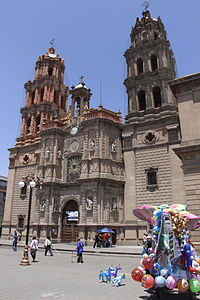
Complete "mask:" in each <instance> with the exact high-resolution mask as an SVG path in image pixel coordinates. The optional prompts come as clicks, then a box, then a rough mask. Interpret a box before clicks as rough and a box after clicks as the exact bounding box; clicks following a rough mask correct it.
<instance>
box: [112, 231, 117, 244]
mask: <svg viewBox="0 0 200 300" xmlns="http://www.w3.org/2000/svg"><path fill="white" fill-rule="evenodd" d="M112 231H114V233H112V244H113V245H116V244H117V230H116V229H112Z"/></svg>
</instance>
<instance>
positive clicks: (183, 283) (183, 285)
mask: <svg viewBox="0 0 200 300" xmlns="http://www.w3.org/2000/svg"><path fill="white" fill-rule="evenodd" d="M176 285H177V288H178V290H179V292H185V291H187V290H188V288H189V284H188V282H187V280H186V279H184V278H183V279H180V280H178V282H177V284H176Z"/></svg>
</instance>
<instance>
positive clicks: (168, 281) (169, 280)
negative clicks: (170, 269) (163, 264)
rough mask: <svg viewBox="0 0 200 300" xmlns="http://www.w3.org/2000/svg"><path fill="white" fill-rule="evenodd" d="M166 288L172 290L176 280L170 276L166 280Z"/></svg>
mask: <svg viewBox="0 0 200 300" xmlns="http://www.w3.org/2000/svg"><path fill="white" fill-rule="evenodd" d="M166 287H167V288H168V289H169V290H173V289H174V288H175V287H176V280H175V279H174V277H172V276H168V277H167V279H166Z"/></svg>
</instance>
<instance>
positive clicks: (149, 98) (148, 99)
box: [146, 85, 153, 108]
mask: <svg viewBox="0 0 200 300" xmlns="http://www.w3.org/2000/svg"><path fill="white" fill-rule="evenodd" d="M146 107H147V108H152V107H153V103H152V93H151V89H150V86H149V85H148V86H147V88H146Z"/></svg>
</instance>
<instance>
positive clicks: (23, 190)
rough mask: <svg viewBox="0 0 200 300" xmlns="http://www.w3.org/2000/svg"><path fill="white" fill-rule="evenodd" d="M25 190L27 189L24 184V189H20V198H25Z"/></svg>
mask: <svg viewBox="0 0 200 300" xmlns="http://www.w3.org/2000/svg"><path fill="white" fill-rule="evenodd" d="M26 190H27V187H26V184H25V185H24V187H22V188H21V191H20V197H25V196H26Z"/></svg>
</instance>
